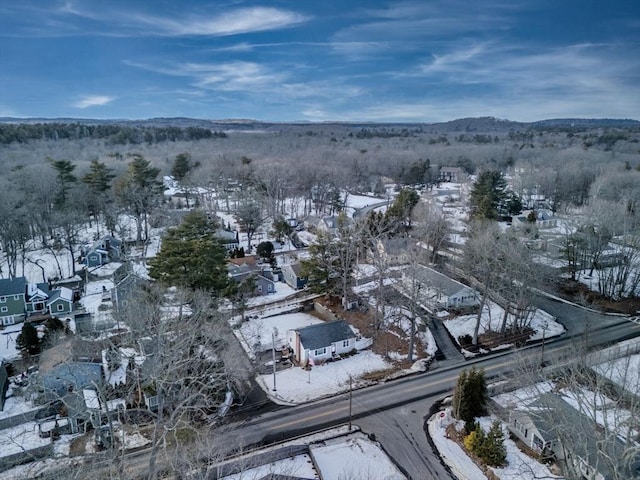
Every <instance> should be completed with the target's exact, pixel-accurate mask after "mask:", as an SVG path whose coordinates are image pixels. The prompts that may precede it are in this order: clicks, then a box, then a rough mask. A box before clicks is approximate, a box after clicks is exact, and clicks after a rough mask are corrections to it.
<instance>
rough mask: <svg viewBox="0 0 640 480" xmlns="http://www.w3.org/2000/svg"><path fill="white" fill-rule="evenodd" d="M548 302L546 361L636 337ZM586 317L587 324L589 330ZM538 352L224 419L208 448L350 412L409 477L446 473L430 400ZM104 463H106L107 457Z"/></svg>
mask: <svg viewBox="0 0 640 480" xmlns="http://www.w3.org/2000/svg"><path fill="white" fill-rule="evenodd" d="M555 303H557V302H555ZM553 307H555V308H554V309H553V311H551V312H550V313H552V314H555V313H554V312H557V313H562V312H561V310H564V308H565V307H569V308H570V310H569V312H570V313H571V315H572V316H571V318H570V319H569V320H567V325H569V327H568V330H569V333H567V334H566V335H564V336H563V337H561V338H559V339H554V340H551V341H547V343H546V345H545V350H544V360H545V362H546V363H547V364H559V363H562V362H564V361H569V360H572V359H575V358H576V355H577V354H578V352H580V351H581V350H583V348H584V347H585V346H586V347H587V349H592V348H595V347H599V346H606V345H610V344H612V343H615V342H617V341H621V340H624V339H627V338H633V337H637V336H640V325H638V324H635V323H633V322H630V321H628V320H626V319H620V318H616V317H608V316H604V315H599V314H589V315H588V318H589V320H588V322H587V324H588V325H589V328H588V329H584V328H582V329H581V328H580V325H579V324H580V321H581V319H580V316H581V315H583V314H586V313H588V312H582V311H576V310H577V309H576V308H575V307H571V306H567V305H564V304H562V306H558V305H553ZM550 310H551V309H550ZM564 314H566V312H564ZM558 316H560V315H558ZM582 321H583V322H584V317H583V318H582ZM592 323H593V325H594V326H593V328H592V329H591V326H590V325H591V324H592ZM585 332H586V334H585ZM541 353H542V352H541V348H540V345H531V346H528V347H525V348H522V349H519V350H510V351H504V352H502V353H498V354H493V355H489V356H486V357H481V358H478V359H473V360H468V361H466V362H464V363H462V364H458V365H453V366H449V367H446V368H445V367H442V368H438V369H436V370H435V371H432V372H427V373H423V374H418V375H414V376H411V377H405V378H401V379H398V380H394V381H390V382H387V383H382V384H378V385H375V386H373V387H369V388H366V389H362V390H357V391H354V392H353V402H352V410H351V415H350V411H349V394H348V393H346V394H342V395H338V396H334V397H332V398H328V399H324V400H319V401H316V402H313V403H308V404H304V405H299V406H296V407H289V408H281V409H278V410H275V411H270V412H266V413H262V414H260V415H257V416H256V417H254V418H251V419H250V420H248V421H245V422H242V423H235V424H234V423H231V424H228V425H225V426H224V427H223V428H222V429H220V430H218V431H216V432H214V434H215V435H216V440H217V441H214V444H213V446H212V450H211V451H215V452H216V456H217V457H218V458H220V456H221V455H223V454H229V453H231V452H233V451H235V450H237V449H238V448H239V447H238V446H242V450H246V449H247V448H249V447H250V446H259V445H261V444H265V443H273V442H277V441H283V440H286V439H290V438H293V437H296V436H298V435H303V434H307V433H311V432H316V431H318V430H321V429H323V428H328V427H332V426H336V425H342V424H346V423H348V422H349V419H350V418H351V420H352V421H353V423H354V424H357V425H359V426H360V427H361V428H362V429H363V430H364V431H365V432H366V433H369V434H375V436H376V438H377V439H378V440H379V441H380V442H381V444H382V446H383V448H385V449H386V450H387V451H388V453H389V454H390V455H391V457H392V458H393V459H394V460H395V461H396V462H397V463H398V464H399V465H401V466H402V468H403V469H404V471H405V472H406V473H407V474H408V476H409V478H411V479H414V480H423V479H431V478H437V479H440V478H447V477H448V473H447V471H446V470H445V468H444V467H443V466H442V465H441V463H440V460H439V458H438V457H437V455H435V454H434V453H433V452H432V451H431V447H430V446H429V445H428V442H427V440H426V435H425V433H424V429H423V425H424V421H425V418H426V416H427V414H428V412H429V409H430V408H431V406H432V405H433V403H434V402H435V401H437V400H438V399H440V398H441V397H443V396H444V395H445V394H447V393H448V392H450V391H451V390H452V389H453V387H454V385H455V381H456V379H457V377H458V374H459V373H460V371H461V370H463V369H465V368H467V369H468V368H470V367H471V365H475V366H476V367H478V368H483V369H484V371H485V374H486V376H487V377H488V378H490V379H494V380H501V379H505V380H512V379H514V378H518V377H520V376H521V372H522V371H523V370H525V369H527V365H529V364H535V365H538V364H539V363H540V361H541V360H542V358H541ZM125 464H126V470H127V471H128V472H131V473H134V472H135V473H136V474H138V475H140V476H144V474H145V468H146V466H147V465H148V457H147V456H146V454H145V452H144V451H143V452H137V453H135V454H133V455H126V456H125ZM104 467H105V469H106V468H108V464H107V462H105V465H104ZM94 478H100V475H98V474H96V476H95V477H94Z"/></svg>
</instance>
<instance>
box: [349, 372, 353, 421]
mask: <svg viewBox="0 0 640 480" xmlns="http://www.w3.org/2000/svg"><path fill="white" fill-rule="evenodd" d="M352 384H353V378H352V377H351V375H349V431H351V413H352V410H351V405H352V404H353V388H352Z"/></svg>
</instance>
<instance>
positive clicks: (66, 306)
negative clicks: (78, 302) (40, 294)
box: [47, 287, 73, 317]
mask: <svg viewBox="0 0 640 480" xmlns="http://www.w3.org/2000/svg"><path fill="white" fill-rule="evenodd" d="M47 310H48V311H49V314H50V315H51V316H53V317H61V316H65V315H68V314H70V313H71V312H73V290H71V289H70V288H67V287H62V288H58V289H56V290H52V291H51V292H50V295H49V299H48V301H47Z"/></svg>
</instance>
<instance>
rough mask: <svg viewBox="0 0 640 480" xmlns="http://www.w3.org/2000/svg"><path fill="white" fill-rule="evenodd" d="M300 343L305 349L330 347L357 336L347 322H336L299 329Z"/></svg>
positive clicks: (297, 330)
mask: <svg viewBox="0 0 640 480" xmlns="http://www.w3.org/2000/svg"><path fill="white" fill-rule="evenodd" d="M296 332H298V334H299V335H300V342H302V345H303V346H304V348H305V349H310V350H315V349H316V348H322V347H328V346H329V345H331V344H332V343H334V342H340V341H342V340H347V339H349V338H354V337H355V336H356V334H355V333H353V330H352V329H351V327H350V326H349V324H348V323H347V322H345V321H344V320H335V321H333V322H323V323H316V324H315V325H309V326H308V327H303V328H298V329H296Z"/></svg>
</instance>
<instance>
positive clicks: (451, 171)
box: [438, 166, 467, 183]
mask: <svg viewBox="0 0 640 480" xmlns="http://www.w3.org/2000/svg"><path fill="white" fill-rule="evenodd" d="M466 177H467V174H466V173H465V171H464V170H463V169H462V168H460V167H446V166H445V167H440V171H439V172H438V181H439V182H452V183H460V182H462V181H463V180H464V179H465V178H466Z"/></svg>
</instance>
